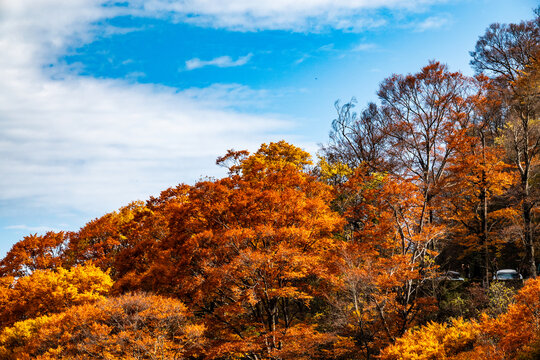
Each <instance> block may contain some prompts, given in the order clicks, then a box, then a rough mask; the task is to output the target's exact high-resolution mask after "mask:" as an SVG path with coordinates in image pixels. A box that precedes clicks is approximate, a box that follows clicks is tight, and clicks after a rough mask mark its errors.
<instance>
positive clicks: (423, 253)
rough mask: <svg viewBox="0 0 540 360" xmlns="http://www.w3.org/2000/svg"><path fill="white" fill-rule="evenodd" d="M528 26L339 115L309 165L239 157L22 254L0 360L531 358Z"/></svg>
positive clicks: (3, 278) (292, 155)
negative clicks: (219, 174) (511, 275)
mask: <svg viewBox="0 0 540 360" xmlns="http://www.w3.org/2000/svg"><path fill="white" fill-rule="evenodd" d="M534 15H535V17H534V18H533V19H532V20H527V21H522V22H521V23H517V24H493V25H491V26H490V27H489V28H488V29H487V30H486V32H485V33H484V34H481V35H480V36H479V38H478V41H477V43H476V47H475V48H474V49H473V50H472V51H471V53H470V55H471V58H470V59H471V60H470V61H471V65H472V67H473V69H474V70H475V72H476V75H475V76H474V77H469V76H465V75H464V74H462V73H460V72H452V71H450V70H449V69H448V67H447V66H446V65H444V64H443V63H442V62H438V61H431V62H429V63H428V64H427V65H426V66H425V67H423V68H421V69H419V70H418V72H416V73H413V74H403V75H401V74H393V75H391V76H389V77H387V78H386V79H384V80H382V82H381V84H380V87H379V90H378V92H377V99H378V100H377V101H376V102H373V103H371V104H369V105H367V106H366V107H365V108H362V109H357V104H356V100H355V99H352V100H350V101H348V102H346V103H342V102H336V104H335V107H336V111H337V114H336V118H335V120H334V121H333V122H332V123H331V124H330V123H329V128H330V126H331V131H330V137H329V139H328V141H327V142H326V143H325V144H323V145H321V146H320V149H319V152H318V154H317V155H316V156H312V155H310V154H309V153H308V152H306V151H304V150H302V149H301V148H299V147H296V146H294V145H292V144H289V143H287V142H285V141H279V142H272V143H268V144H262V145H261V146H260V148H259V149H258V150H257V151H256V152H253V153H249V152H247V151H235V150H229V151H228V152H227V153H226V154H224V155H223V156H222V157H220V158H218V159H217V162H216V163H217V165H218V166H222V167H225V168H226V169H227V170H228V175H227V176H226V177H223V178H221V179H214V178H207V179H203V180H201V181H199V182H197V183H196V184H194V185H186V184H180V185H178V186H176V187H172V188H169V189H166V190H164V191H163V192H162V193H161V195H160V196H158V197H151V198H150V199H148V200H147V201H136V202H133V203H131V204H128V205H127V206H125V207H122V208H120V209H119V210H118V211H115V212H112V213H108V214H105V215H103V216H102V217H99V218H97V219H95V220H93V221H90V222H89V223H88V224H86V225H85V226H84V227H82V228H81V229H80V230H79V231H76V232H48V233H46V234H44V235H37V234H34V235H28V236H26V237H24V238H23V239H22V240H20V241H19V242H18V243H16V244H15V245H14V246H13V247H12V249H11V250H10V251H9V252H8V253H7V255H6V256H5V257H4V258H3V259H2V260H0V359H251V360H262V359H276V360H277V359H343V360H345V359H351V360H352V359H384V360H390V359H501V360H502V359H530V360H533V359H539V358H540V278H538V277H537V273H538V270H539V268H540V267H539V266H538V265H539V263H540V254H539V253H538V252H539V251H540V248H539V235H540V209H539V207H538V204H539V201H540V191H539V190H540V187H539V183H540V120H539V118H538V114H539V111H540V109H539V104H540V101H539V100H540V98H539V95H540V94H539V84H540V43H539V35H540V8H539V9H538V10H537V11H536V12H535V14H534ZM232 145H234V144H232ZM128 181H129V180H128ZM501 269H514V270H516V272H517V273H519V274H521V276H522V277H523V280H521V279H519V277H517V278H515V279H514V280H509V281H502V280H501V281H499V280H498V279H499V278H498V277H497V274H498V273H497V271H499V270H501Z"/></svg>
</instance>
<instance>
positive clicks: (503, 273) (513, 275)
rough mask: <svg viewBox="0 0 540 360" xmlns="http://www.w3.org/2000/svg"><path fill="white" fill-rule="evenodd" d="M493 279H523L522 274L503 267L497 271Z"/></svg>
mask: <svg viewBox="0 0 540 360" xmlns="http://www.w3.org/2000/svg"><path fill="white" fill-rule="evenodd" d="M493 280H523V276H521V274H520V273H518V272H517V270H514V269H503V270H499V271H497V273H496V274H495V275H494V276H493Z"/></svg>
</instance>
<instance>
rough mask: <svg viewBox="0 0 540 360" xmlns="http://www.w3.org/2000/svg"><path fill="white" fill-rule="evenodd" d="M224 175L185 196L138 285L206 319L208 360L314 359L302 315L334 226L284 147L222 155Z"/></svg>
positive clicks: (304, 162)
mask: <svg viewBox="0 0 540 360" xmlns="http://www.w3.org/2000/svg"><path fill="white" fill-rule="evenodd" d="M220 162H221V163H230V165H229V170H230V175H229V176H228V177H226V178H224V179H221V180H215V181H202V182H199V183H197V184H196V185H194V186H193V187H191V188H189V189H187V190H186V193H185V196H186V200H185V202H184V203H183V204H180V205H179V206H177V207H176V208H175V209H172V211H173V215H172V218H171V223H170V235H169V237H168V238H167V239H166V240H164V241H163V242H162V244H161V249H162V251H161V255H160V258H159V259H158V260H157V261H156V262H155V264H154V265H153V267H152V268H151V269H150V270H149V271H148V273H147V276H148V277H150V278H151V280H153V282H154V285H153V286H154V287H155V288H156V289H160V291H169V292H171V293H173V294H176V295H177V296H179V297H180V298H181V299H183V300H184V301H185V302H186V303H187V304H189V305H190V307H191V308H192V309H193V310H194V311H195V312H197V313H199V314H201V315H203V316H204V318H205V324H206V327H207V328H208V331H209V333H211V334H212V335H213V336H212V337H211V338H210V339H209V343H210V344H211V348H210V350H209V353H208V357H215V358H220V357H234V356H238V357H240V356H242V357H245V358H249V359H263V358H264V359H267V358H269V359H281V358H308V357H316V356H317V353H318V352H319V350H320V347H321V346H323V345H324V344H325V343H326V342H328V341H329V340H330V337H329V336H328V335H325V334H323V333H322V332H320V331H319V330H318V329H317V326H316V320H315V317H314V314H312V313H311V311H310V310H309V307H310V304H312V302H313V300H314V298H315V297H316V296H317V294H318V291H319V290H318V287H317V286H315V284H319V283H320V279H321V277H322V275H323V274H324V273H325V269H327V267H326V262H325V257H324V255H325V253H326V252H327V251H330V250H331V249H333V248H334V247H335V246H336V245H335V239H334V237H333V233H334V232H335V231H337V230H338V229H339V227H340V225H341V223H342V221H341V219H340V217H339V216H338V215H337V214H336V213H334V212H333V211H332V210H331V209H330V207H329V202H330V199H331V189H330V187H329V186H328V185H325V184H323V183H321V182H319V181H318V180H317V179H316V178H315V177H314V176H312V175H311V174H310V173H309V164H310V163H311V161H310V155H309V154H308V153H306V152H305V151H303V150H301V149H299V148H297V147H295V146H292V145H289V144H287V143H285V142H279V143H271V144H268V145H266V144H263V145H262V146H261V148H260V149H259V151H257V152H256V153H254V154H248V153H247V152H229V154H228V155H227V156H225V157H224V158H222V159H220Z"/></svg>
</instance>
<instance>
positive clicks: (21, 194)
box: [0, 0, 538, 256]
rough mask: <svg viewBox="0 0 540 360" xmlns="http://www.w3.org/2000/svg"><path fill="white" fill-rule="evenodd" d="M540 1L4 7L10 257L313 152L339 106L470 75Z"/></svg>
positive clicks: (154, 0) (4, 238)
mask: <svg viewBox="0 0 540 360" xmlns="http://www.w3.org/2000/svg"><path fill="white" fill-rule="evenodd" d="M537 5H538V3H537V1H533V0H513V1H508V0H491V1H487V0H457V1H442V0H407V1H405V0H378V1H377V0H333V1H330V0H297V1H294V2H292V1H286V0H272V1H269V0H258V1H248V0H228V1H218V0H178V1H172V0H148V1H143V0H128V1H102V0H70V1H67V0H42V1H37V2H36V1H32V0H18V1H8V0H0V54H2V55H0V79H2V81H1V82H0V159H1V162H0V173H1V174H2V176H1V177H0V256H3V255H4V254H5V252H7V251H8V250H9V248H10V247H11V246H12V244H13V243H14V242H16V241H17V240H19V239H21V238H22V237H23V236H24V235H27V234H30V233H36V232H37V233H43V232H45V231H47V230H76V229H78V228H79V227H81V226H82V225H84V224H85V223H86V222H88V221H89V220H91V219H93V218H95V217H98V216H101V215H103V214H105V213H107V212H110V211H114V210H116V209H118V208H119V207H121V206H124V205H127V204H128V203H129V202H130V201H134V200H138V199H141V200H145V199H147V198H148V197H149V196H150V195H157V194H159V192H160V191H161V190H164V189H165V188H167V187H169V186H174V185H176V184H178V183H180V182H185V183H193V182H195V181H196V180H197V179H199V178H200V177H202V176H206V175H208V176H222V175H223V170H222V169H220V168H219V167H216V166H215V158H216V157H217V156H219V155H222V154H223V153H224V152H225V151H226V150H227V149H230V148H235V149H244V148H247V149H250V150H255V149H257V147H258V145H259V144H260V143H262V142H269V141H277V140H280V139H285V140H287V141H290V142H292V143H294V144H296V145H298V146H301V147H302V148H304V149H306V150H308V151H310V152H311V153H313V154H314V153H315V152H316V151H317V149H318V144H319V143H324V142H326V141H327V137H328V131H329V130H330V123H331V121H332V119H333V118H334V116H335V110H334V107H333V104H334V102H335V101H336V100H338V99H341V100H342V101H347V100H349V99H350V98H351V97H353V96H354V97H356V98H357V100H358V106H359V107H362V106H363V105H365V104H366V103H367V102H369V101H375V100H376V96H375V92H376V91H377V87H378V84H379V83H380V82H381V81H382V80H383V79H384V78H385V77H387V76H390V75H391V74H392V73H410V72H416V71H418V70H419V69H420V68H421V67H422V66H424V65H426V64H427V63H428V61H429V60H431V59H435V60H438V61H441V62H444V63H447V64H448V65H449V66H450V69H451V70H460V71H462V72H464V73H465V74H468V75H471V74H472V71H471V69H470V67H469V65H468V63H469V51H470V50H472V49H473V48H474V44H475V42H476V40H477V39H478V37H479V36H480V35H482V34H483V32H484V30H485V29H486V27H487V26H488V25H489V24H491V23H493V22H503V23H508V22H518V21H520V20H524V19H529V18H531V17H532V9H533V8H535V7H536V6H537Z"/></svg>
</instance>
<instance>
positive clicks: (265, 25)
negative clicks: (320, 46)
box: [129, 0, 445, 32]
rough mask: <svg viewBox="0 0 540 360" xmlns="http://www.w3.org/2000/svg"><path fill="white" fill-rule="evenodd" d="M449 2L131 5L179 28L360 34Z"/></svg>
mask: <svg viewBox="0 0 540 360" xmlns="http://www.w3.org/2000/svg"><path fill="white" fill-rule="evenodd" d="M444 1H445V0H297V1H289V0H259V1H248V0H229V1H221V0H214V1H212V0H174V1H173V0H132V1H130V2H129V4H130V6H131V7H132V8H133V9H135V10H137V11H139V12H145V13H155V14H157V15H156V16H167V17H172V18H173V19H175V20H176V21H179V22H187V23H192V24H196V25H199V26H207V27H213V28H226V29H229V30H238V31H256V30H291V31H302V32H306V31H308V32H309V31H320V30H322V29H325V28H333V29H340V30H347V31H361V30H364V29H367V28H374V27H380V26H384V25H386V24H387V23H388V22H387V20H386V19H385V16H383V15H380V14H378V11H379V10H390V11H398V12H403V11H417V10H418V9H421V8H423V7H425V6H427V5H431V4H434V3H439V2H444Z"/></svg>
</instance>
